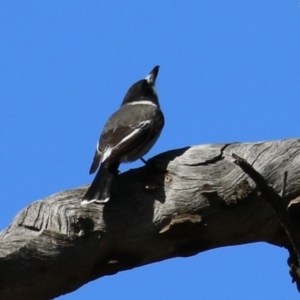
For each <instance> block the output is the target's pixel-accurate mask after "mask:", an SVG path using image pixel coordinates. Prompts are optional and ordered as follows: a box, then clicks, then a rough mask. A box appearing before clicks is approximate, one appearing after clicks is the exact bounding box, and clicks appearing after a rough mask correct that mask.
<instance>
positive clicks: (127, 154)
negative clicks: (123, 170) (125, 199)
mask: <svg viewBox="0 0 300 300" xmlns="http://www.w3.org/2000/svg"><path fill="white" fill-rule="evenodd" d="M158 70H159V67H158V66H156V67H155V68H154V69H153V70H152V71H151V72H150V73H149V75H148V76H147V77H146V78H145V79H142V80H139V81H138V82H136V83H135V84H133V85H132V86H131V87H130V88H129V90H128V92H127V93H126V95H125V97H124V100H123V102H122V104H121V107H120V109H119V110H117V111H116V112H115V113H113V114H112V115H111V117H110V118H109V119H108V121H107V123H106V124H105V126H104V128H103V131H102V133H101V136H100V139H99V142H98V144H97V147H96V152H95V155H94V159H93V162H92V165H91V168H90V174H92V173H94V172H95V171H96V170H97V169H98V167H99V165H100V168H99V170H98V172H97V174H96V176H95V178H94V180H93V182H92V184H91V186H90V188H89V189H88V190H87V192H86V194H85V195H84V196H83V198H82V204H88V203H91V202H98V203H105V202H107V201H108V200H109V197H110V189H111V184H112V181H113V178H114V176H115V175H116V174H117V173H118V168H119V165H120V163H122V162H132V161H135V160H137V159H139V158H141V157H142V156H143V155H145V154H146V153H147V152H148V151H149V150H150V149H151V147H152V146H153V145H154V143H155V142H156V141H157V139H158V137H159V135H160V133H161V130H162V128H163V126H164V116H163V113H162V111H161V110H160V107H159V101H158V96H157V93H156V89H155V86H154V85H155V80H156V77H157V74H158Z"/></svg>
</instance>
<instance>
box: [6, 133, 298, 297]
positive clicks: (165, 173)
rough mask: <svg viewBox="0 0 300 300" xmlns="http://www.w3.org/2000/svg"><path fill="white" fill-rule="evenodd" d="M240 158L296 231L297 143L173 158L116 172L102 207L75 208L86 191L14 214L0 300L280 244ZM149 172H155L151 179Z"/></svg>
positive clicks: (51, 293)
mask: <svg viewBox="0 0 300 300" xmlns="http://www.w3.org/2000/svg"><path fill="white" fill-rule="evenodd" d="M233 153H236V154H237V155H238V156H240V157H243V158H244V159H246V160H247V161H248V162H249V164H250V165H251V166H252V167H253V168H255V169H256V170H257V171H258V172H259V173H260V174H261V175H262V176H263V178H264V179H265V180H266V181H267V182H268V184H271V185H272V187H273V189H274V191H275V192H276V193H277V194H279V193H280V190H281V188H282V174H283V172H284V171H285V170H288V171H289V174H288V178H287V180H286V186H285V199H286V201H287V203H289V205H288V208H289V215H290V218H291V221H292V223H293V226H294V228H296V229H295V230H296V231H297V232H299V228H300V226H299V225H300V221H299V220H300V218H299V216H300V210H299V207H300V205H299V199H300V180H299V179H300V140H295V139H294V140H284V141H279V142H265V143H253V144H238V143H234V144H227V145H224V144H220V145H202V146H196V147H187V148H183V149H178V150H173V151H169V152H166V153H163V154H161V155H158V156H156V157H154V158H152V159H151V160H150V162H149V163H150V164H151V166H153V165H155V167H156V168H155V170H156V171H154V169H153V168H151V167H147V166H144V167H141V168H139V169H134V170H130V171H128V172H125V173H123V174H120V175H119V176H118V177H117V179H116V181H115V182H114V184H113V191H112V197H111V199H110V201H109V202H108V203H106V204H105V205H99V204H98V205H97V204H91V205H88V206H86V207H81V206H80V198H81V196H82V195H83V193H84V192H85V190H86V188H87V186H85V187H80V188H77V189H74V190H69V191H63V192H61V193H58V194H55V195H52V196H50V197H48V198H46V199H43V200H40V201H37V202H34V203H32V204H31V205H29V206H28V207H27V208H25V209H24V210H23V211H21V212H20V213H19V214H18V215H17V216H16V217H15V219H14V220H13V222H12V223H11V224H10V226H9V227H8V228H6V229H5V230H4V231H2V232H1V233H0V299H7V300H8V299H51V298H54V297H57V296H59V295H62V294H65V293H69V292H72V291H74V290H76V289H77V288H79V287H80V286H82V285H83V284H85V283H87V282H89V281H91V280H95V279H97V278H100V277H102V276H105V275H111V274H115V273H117V272H119V271H122V270H128V269H131V268H135V267H139V266H143V265H145V264H149V263H152V262H157V261H161V260H164V259H167V258H171V257H177V256H191V255H194V254H197V253H200V252H202V251H205V250H209V249H213V248H217V247H223V246H228V245H239V244H245V243H251V242H258V241H265V242H268V243H271V244H274V245H278V246H282V247H286V248H288V247H289V245H290V241H289V238H288V237H287V235H286V234H285V231H284V230H283V229H282V227H281V224H280V222H279V221H278V219H277V217H276V214H275V213H274V211H273V209H272V207H271V206H270V205H269V203H268V202H267V201H266V200H267V199H266V197H265V195H264V194H262V193H261V192H260V190H258V189H257V188H256V185H255V183H254V182H253V180H252V179H251V178H249V176H248V175H247V174H245V173H244V172H243V171H242V170H241V169H240V168H239V167H238V166H237V165H236V164H235V163H234V162H233V159H232V154H233ZM157 170H158V171H157Z"/></svg>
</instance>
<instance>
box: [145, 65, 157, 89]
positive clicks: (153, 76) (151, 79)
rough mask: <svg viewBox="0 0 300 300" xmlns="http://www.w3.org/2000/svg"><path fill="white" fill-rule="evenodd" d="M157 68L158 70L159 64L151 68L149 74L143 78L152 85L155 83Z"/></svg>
mask: <svg viewBox="0 0 300 300" xmlns="http://www.w3.org/2000/svg"><path fill="white" fill-rule="evenodd" d="M158 70H159V66H155V67H154V68H153V70H152V71H151V72H150V73H149V75H147V76H146V78H145V79H146V80H147V81H148V83H150V84H153V85H154V84H155V80H156V77H157V74H158Z"/></svg>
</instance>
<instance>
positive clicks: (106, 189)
mask: <svg viewBox="0 0 300 300" xmlns="http://www.w3.org/2000/svg"><path fill="white" fill-rule="evenodd" d="M118 167H119V164H116V165H111V166H109V167H108V168H107V167H106V166H105V164H101V165H100V168H99V170H98V172H97V174H96V176H95V178H94V180H93V182H92V184H91V185H90V187H89V189H88V190H87V191H86V193H85V195H84V196H83V198H82V200H81V205H86V204H89V203H93V202H96V203H106V202H107V201H108V200H109V198H110V190H111V184H112V181H113V178H114V175H116V174H117V171H118Z"/></svg>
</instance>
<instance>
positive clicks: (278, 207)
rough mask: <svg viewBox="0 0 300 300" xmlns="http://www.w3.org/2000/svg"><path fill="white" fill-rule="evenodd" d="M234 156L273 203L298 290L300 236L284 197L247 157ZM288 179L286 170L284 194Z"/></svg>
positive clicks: (236, 161) (291, 272) (265, 197)
mask: <svg viewBox="0 0 300 300" xmlns="http://www.w3.org/2000/svg"><path fill="white" fill-rule="evenodd" d="M232 157H233V158H234V159H235V163H236V164H237V165H238V166H240V167H241V169H242V170H243V171H244V172H245V173H246V174H248V175H249V176H250V177H251V179H252V180H253V181H254V182H255V184H256V186H257V187H258V189H259V190H260V191H261V193H262V196H263V197H264V199H266V200H267V201H268V202H269V203H270V204H271V205H272V207H273V209H274V211H275V213H276V215H277V217H278V219H279V222H280V224H281V226H282V228H283V229H284V231H285V233H286V235H287V237H288V239H289V241H290V246H289V247H288V249H289V252H290V258H289V265H290V267H291V269H290V274H291V276H292V278H293V281H294V282H296V283H297V288H298V291H300V289H299V288H300V268H299V266H300V237H299V235H298V232H297V231H296V229H295V228H294V225H293V223H292V221H291V219H290V216H289V214H288V212H287V209H286V205H285V201H284V198H283V197H282V196H280V195H279V194H278V193H276V191H275V190H274V189H273V187H272V186H270V185H269V184H268V183H267V181H266V180H265V179H264V177H263V176H262V175H261V174H259V173H258V172H257V171H256V170H255V169H254V168H253V167H252V166H251V165H250V164H249V163H248V162H247V161H246V160H245V159H242V158H241V157H239V156H238V155H236V154H234V153H233V154H232ZM286 180H287V172H286V171H285V172H284V180H283V186H282V192H281V193H282V195H283V196H284V194H285V189H286Z"/></svg>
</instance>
